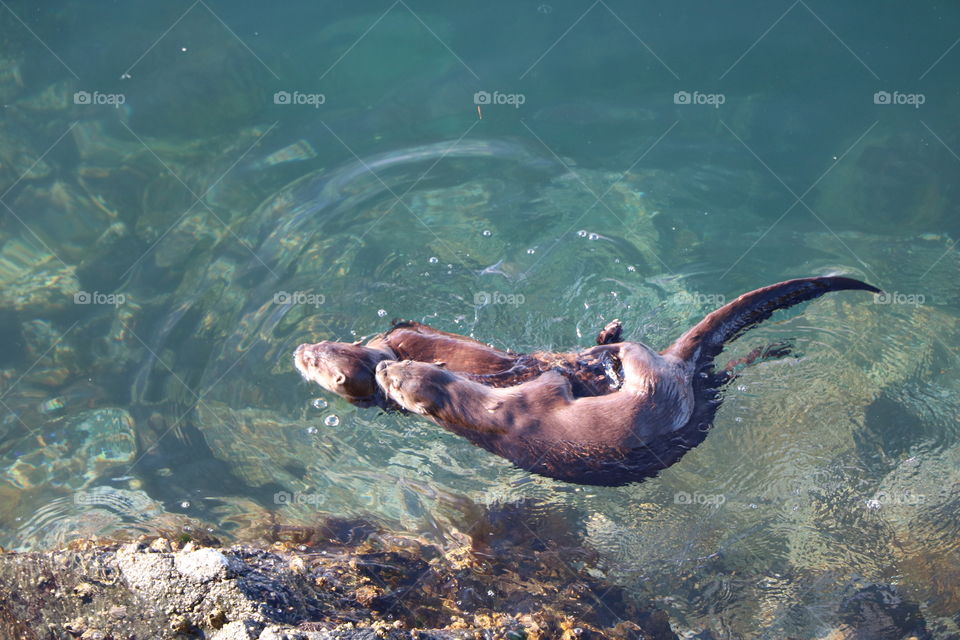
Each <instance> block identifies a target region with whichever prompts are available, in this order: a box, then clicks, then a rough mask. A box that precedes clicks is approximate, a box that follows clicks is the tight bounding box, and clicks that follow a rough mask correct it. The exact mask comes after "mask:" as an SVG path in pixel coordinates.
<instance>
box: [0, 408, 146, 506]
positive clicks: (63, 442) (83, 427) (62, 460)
mask: <svg viewBox="0 0 960 640" xmlns="http://www.w3.org/2000/svg"><path fill="white" fill-rule="evenodd" d="M41 433H42V436H37V438H38V442H39V443H42V446H38V447H36V448H34V449H33V450H31V451H28V452H26V453H23V454H20V455H17V454H18V453H19V452H18V451H17V450H16V449H14V451H13V455H14V456H15V460H13V462H10V463H8V465H7V466H6V468H5V469H3V470H2V471H0V477H2V478H5V479H6V480H7V481H8V482H10V483H12V484H13V485H14V486H15V487H19V488H21V489H33V488H38V487H60V488H67V489H83V488H86V487H87V486H88V485H89V484H90V483H92V482H93V481H94V480H96V479H97V478H98V477H99V476H100V475H101V474H103V473H104V472H105V471H106V470H108V469H110V468H111V467H114V466H117V465H122V464H129V463H131V462H133V459H134V456H135V455H136V452H137V439H136V432H135V424H134V420H133V417H132V416H131V415H130V414H129V413H128V412H127V411H126V410H125V409H116V408H103V409H95V410H92V411H84V412H82V413H80V414H77V415H75V416H73V417H71V418H68V419H66V420H59V419H55V420H54V421H51V422H50V423H48V424H47V425H45V426H44V427H43V428H42V431H41Z"/></svg>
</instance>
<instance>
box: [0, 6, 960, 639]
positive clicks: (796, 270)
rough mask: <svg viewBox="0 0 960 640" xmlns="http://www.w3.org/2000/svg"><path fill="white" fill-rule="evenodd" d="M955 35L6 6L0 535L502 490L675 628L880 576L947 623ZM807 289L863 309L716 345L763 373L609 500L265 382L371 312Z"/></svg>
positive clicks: (562, 337) (633, 304) (409, 503)
mask: <svg viewBox="0 0 960 640" xmlns="http://www.w3.org/2000/svg"><path fill="white" fill-rule="evenodd" d="M958 18H960V10H957V9H956V8H955V7H952V6H949V5H943V4H940V5H934V4H931V3H923V4H921V5H917V6H906V5H902V4H896V3H880V4H878V5H872V6H870V7H869V8H860V7H857V8H853V7H841V6H835V5H833V4H829V3H823V2H809V3H804V2H799V3H795V4H792V5H791V4H789V3H764V2H748V3H742V4H738V5H728V4H725V5H718V4H717V3H710V2H694V3H681V4H680V5H675V4H670V3H641V4H631V3H614V2H608V3H602V2H600V3H595V4H589V3H561V2H555V1H550V2H546V3H536V2H534V3H519V4H518V3H503V4H496V5H492V6H491V5H475V6H452V5H450V6H448V4H445V3H421V2H417V3H408V2H397V3H394V4H392V5H391V4H389V3H384V4H382V5H380V4H378V5H375V6H373V5H370V6H366V7H362V8H358V7H356V6H354V5H352V4H348V3H333V4H321V3H307V2H288V3H284V4H283V5H282V6H281V7H280V8H277V7H270V8H268V7H267V6H266V5H258V4H255V3H246V2H244V3H226V2H206V3H204V2H199V3H190V2H174V3H145V2H126V3H106V2H104V3H102V4H99V5H91V4H90V3H66V2H61V3H45V4H44V5H43V7H42V8H39V6H38V5H35V4H34V3H25V2H10V3H8V6H6V7H3V8H2V9H0V27H2V33H3V35H4V38H3V40H2V49H0V56H2V59H0V99H2V102H3V104H4V117H3V121H2V128H0V136H2V138H0V181H2V182H0V193H2V194H3V195H2V198H0V200H2V202H3V204H4V205H5V206H4V208H3V209H2V210H0V216H2V217H0V222H2V224H0V242H2V247H0V281H2V287H0V289H2V291H3V294H2V296H0V303H2V309H0V331H2V334H3V337H4V344H5V347H6V348H5V350H4V354H3V356H2V363H0V365H2V376H0V377H2V382H0V385H2V390H0V402H2V405H0V409H2V412H3V416H4V417H3V419H2V421H0V491H2V493H3V495H2V497H0V499H2V501H0V544H2V545H3V546H4V547H7V548H20V549H28V548H43V547H49V546H53V545H57V544H62V543H64V542H66V541H68V540H70V539H73V538H76V537H81V536H91V535H109V534H117V533H130V532H134V533H139V532H150V531H157V530H167V531H169V530H183V529H185V530H196V529H199V528H203V529H209V530H210V532H211V533H213V534H214V535H217V536H219V537H220V538H221V539H223V540H231V539H244V538H245V537H249V536H252V535H253V534H252V533H251V531H255V530H256V527H257V526H261V525H262V524H263V523H265V522H268V521H270V520H271V518H274V517H275V518H276V519H277V520H278V521H281V522H285V523H301V524H309V523H310V522H311V521H312V520H314V519H315V518H316V515H317V513H318V512H322V513H333V514H339V515H347V514H358V515H363V516H365V517H370V518H373V519H376V520H379V521H381V522H383V523H385V524H387V525H389V526H392V527H398V528H405V529H410V530H415V531H423V532H425V533H426V534H427V535H431V536H434V537H441V538H443V537H449V536H453V535H454V532H455V531H469V530H470V529H471V528H472V527H473V526H475V525H476V522H477V521H476V515H475V514H476V513H477V510H476V508H475V507H474V506H473V505H475V504H479V505H491V506H493V507H497V506H498V505H503V504H510V503H519V504H520V505H522V507H523V508H525V509H528V510H529V512H530V514H531V522H533V521H535V520H536V516H541V517H542V516H544V515H545V514H552V513H553V514H556V513H560V514H564V518H565V519H566V520H567V522H565V525H564V526H566V527H569V528H570V529H573V530H574V531H576V532H577V533H578V535H580V536H581V538H582V541H583V545H584V546H586V547H589V548H591V549H594V550H596V551H597V552H598V553H599V554H600V558H601V560H600V563H601V566H602V567H603V569H604V571H605V572H606V574H607V575H608V576H609V577H610V578H611V579H612V580H614V581H616V582H618V583H621V584H623V585H625V586H627V587H628V588H629V589H630V590H632V591H633V592H634V593H636V594H638V595H639V596H640V597H643V598H646V599H649V600H651V601H653V602H655V603H657V604H659V605H661V606H663V607H665V608H666V609H667V610H668V611H669V613H670V614H671V616H672V617H673V619H674V620H675V621H676V622H677V624H678V625H680V626H681V627H683V628H688V629H706V630H710V631H711V632H712V633H713V634H714V635H715V636H716V637H731V638H732V637H770V638H780V637H801V638H819V637H826V636H827V635H828V634H829V633H830V632H831V630H834V629H836V628H837V627H839V626H840V625H841V624H842V623H843V622H844V620H845V618H844V616H845V615H847V613H848V612H849V611H850V610H851V605H850V602H851V601H852V600H851V599H853V598H855V594H857V593H858V592H860V593H862V592H863V590H864V589H870V588H872V586H875V585H880V586H882V587H883V588H890V589H895V590H896V591H897V593H899V594H900V596H902V597H903V598H904V599H905V600H907V601H909V602H911V603H915V604H916V605H917V606H919V607H920V611H921V612H922V614H923V616H924V617H925V618H926V621H927V626H928V628H929V629H931V630H933V631H934V632H935V635H936V637H951V636H950V635H949V634H950V633H954V632H955V631H956V620H951V616H955V614H956V611H957V610H958V609H960V573H958V569H957V567H960V555H958V550H960V545H958V540H960V535H958V534H960V501H958V500H960V471H958V469H960V464H958V463H960V430H958V424H957V415H958V413H957V409H958V406H960V402H958V398H957V390H958V387H960V373H958V355H957V352H956V345H957V333H958V312H960V286H958V284H957V282H958V280H957V269H958V267H960V260H958V258H957V253H956V251H954V250H953V242H954V240H953V239H954V238H957V237H958V235H960V229H958V227H960V218H958V216H957V206H958V201H960V200H958V193H957V187H956V184H957V176H958V173H960V157H958V154H960V133H958V130H957V127H956V118H955V114H956V112H957V108H958V107H960V95H958V91H957V88H956V77H957V68H958V59H960V58H958V57H960V48H956V49H954V48H952V45H954V44H955V40H956V37H957V34H958V25H960V21H958ZM278 92H279V93H278ZM477 92H487V93H489V94H490V103H484V104H481V105H480V111H479V112H478V110H477V106H478V105H477V100H476V99H477V98H479V100H480V102H484V98H485V96H483V95H481V96H476V95H475V94H477ZM495 92H496V93H495ZM683 92H686V93H683ZM878 92H881V93H879V94H878ZM882 92H886V93H882ZM319 95H322V96H323V97H322V104H318V103H319V102H321V98H320V97H318V96H319ZM287 97H289V100H287ZM688 97H689V99H688ZM888 97H889V100H888V99H887V98H888ZM498 100H501V101H503V103H501V104H496V103H495V102H496V101H498ZM520 102H522V104H516V103H520ZM721 102H722V104H717V103H721ZM885 102H889V103H890V104H887V103H885ZM919 102H922V104H917V103H919ZM120 103H122V104H120ZM481 116H482V118H481ZM829 272H843V273H847V274H852V275H854V276H857V277H860V278H863V279H865V280H867V281H869V282H871V283H873V284H875V285H877V286H880V287H882V288H883V289H884V290H885V291H887V292H889V294H890V295H889V297H887V298H884V299H879V300H877V299H873V298H871V297H870V296H866V295H860V294H854V293H841V294H835V295H831V296H829V297H827V298H824V299H821V300H819V301H816V302H814V303H812V304H810V305H807V306H806V307H805V308H803V309H801V310H799V311H797V312H790V313H785V314H782V315H781V316H778V317H776V318H775V319H774V320H773V321H771V322H768V323H766V324H765V325H764V326H763V327H761V328H759V329H757V330H755V331H753V332H751V333H750V334H748V335H747V336H746V337H745V338H744V339H743V340H742V341H741V342H739V343H737V344H736V345H734V346H733V347H731V348H730V349H729V350H728V353H729V354H730V356H731V357H735V356H736V355H738V354H740V355H742V354H743V353H744V352H746V351H747V350H748V349H749V348H752V347H753V346H756V345H761V344H765V343H769V342H774V341H777V340H783V339H791V340H793V341H794V343H795V344H796V345H797V353H798V354H799V355H800V356H801V357H799V358H793V359H787V360H783V361H779V362H768V363H763V364H760V365H757V366H754V367H752V368H749V369H748V370H747V371H745V373H744V374H743V376H742V377H741V379H740V380H739V381H738V383H737V385H736V386H735V387H733V388H731V389H730V390H729V392H728V394H727V399H726V402H725V405H724V407H723V408H722V409H721V411H720V413H719V414H718V418H717V420H716V422H715V427H714V429H713V431H712V432H711V434H710V435H709V437H708V438H707V439H706V441H705V442H704V443H703V444H702V445H700V447H698V448H697V449H696V450H694V451H692V452H691V453H689V454H688V455H687V456H686V457H684V458H683V459H682V460H681V462H680V463H678V464H677V465H675V466H674V467H672V468H670V469H668V470H667V471H666V472H664V473H663V474H662V475H661V476H660V477H659V478H656V479H653V480H650V481H648V482H646V483H643V484H639V485H633V486H630V487H625V488H620V489H595V488H584V487H576V486H571V485H564V484H562V483H558V482H554V481H551V480H546V479H543V478H538V477H533V476H531V475H530V474H527V473H525V472H522V471H519V470H516V469H513V468H511V467H510V466H509V465H508V464H507V463H506V462H505V461H503V460H501V459H499V458H495V457H493V456H491V455H489V454H487V453H485V452H483V451H481V450H479V449H476V448H475V447H473V446H471V445H470V444H469V443H467V442H466V441H463V440H460V439H458V438H456V437H454V436H452V435H450V434H446V433H443V432H442V431H441V430H440V429H439V428H437V427H434V426H432V425H430V424H427V423H424V422H422V421H419V420H416V419H413V418H410V417H403V416H396V415H383V414H378V413H377V412H375V411H371V410H360V409H356V408H354V407H351V406H349V405H347V404H345V403H344V402H342V401H340V400H339V399H335V398H333V397H332V396H326V395H325V394H324V393H323V392H321V391H320V390H319V389H317V388H311V387H309V386H308V385H306V384H305V383H303V382H302V381H300V379H299V377H298V376H297V374H296V373H295V371H294V370H293V366H292V362H291V358H290V353H291V351H292V349H293V348H294V347H295V346H296V345H297V344H299V343H300V342H305V341H310V342H313V341H318V340H320V339H340V340H352V339H356V338H358V337H360V336H363V335H369V334H372V333H376V332H378V331H381V330H383V329H385V328H386V327H387V326H389V325H388V323H389V320H390V319H391V318H395V317H402V318H411V319H416V320H420V321H423V322H427V323H429V324H432V325H435V326H437V327H439V328H442V329H446V330H450V331H455V332H459V333H465V334H469V335H473V336H475V337H477V338H479V339H482V340H485V341H489V342H491V343H493V344H495V345H497V346H500V347H504V348H512V349H515V350H518V351H519V350H531V349H538V348H554V349H566V348H575V347H578V346H585V345H588V344H589V343H590V341H591V340H592V338H593V336H594V335H595V332H596V331H597V329H599V327H601V326H603V324H605V323H606V322H607V321H608V320H609V319H611V318H613V317H620V318H621V319H623V320H624V323H625V326H626V335H627V336H628V337H629V339H634V340H642V341H645V342H647V343H649V344H651V345H653V346H657V347H662V346H665V345H666V344H668V343H669V342H670V341H671V340H672V339H673V338H674V337H676V336H677V335H679V333H680V332H681V331H682V330H683V329H685V328H686V327H687V326H689V325H690V323H692V322H695V321H696V320H698V319H699V318H700V317H702V315H703V314H704V313H706V312H708V311H710V310H711V309H712V308H714V307H715V306H717V304H719V303H720V302H721V301H723V300H730V299H732V298H733V297H735V296H736V295H739V294H740V293H742V292H744V291H746V290H750V289H753V288H756V287H758V286H762V285H765V284H769V283H771V282H775V281H777V280H782V279H786V278H789V277H797V276H805V275H812V274H821V273H829ZM488 302H489V304H486V303H488ZM318 399H319V400H318ZM324 405H326V406H324ZM541 520H542V518H541ZM554 535H560V533H559V532H558V531H553V530H551V529H549V528H546V529H538V528H531V529H530V530H529V536H530V540H531V544H541V543H544V542H546V543H549V541H550V540H551V539H552V537H553V536H554Z"/></svg>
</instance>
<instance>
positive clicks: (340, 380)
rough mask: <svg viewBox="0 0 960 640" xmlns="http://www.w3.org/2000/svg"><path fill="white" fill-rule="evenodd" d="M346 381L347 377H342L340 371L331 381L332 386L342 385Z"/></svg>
mask: <svg viewBox="0 0 960 640" xmlns="http://www.w3.org/2000/svg"><path fill="white" fill-rule="evenodd" d="M346 381H347V376H345V375H343V372H342V371H340V372H337V375H336V377H334V379H333V383H334V384H343V383H344V382H346Z"/></svg>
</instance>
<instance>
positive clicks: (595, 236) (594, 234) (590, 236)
mask: <svg viewBox="0 0 960 640" xmlns="http://www.w3.org/2000/svg"><path fill="white" fill-rule="evenodd" d="M599 237H600V234H597V233H591V234H590V235H588V236H587V240H596V239H598V238H599Z"/></svg>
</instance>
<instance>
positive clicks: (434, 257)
mask: <svg viewBox="0 0 960 640" xmlns="http://www.w3.org/2000/svg"><path fill="white" fill-rule="evenodd" d="M427 262H429V263H430V264H437V263H438V262H440V259H439V258H437V256H430V259H429V260H428V261H427Z"/></svg>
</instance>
